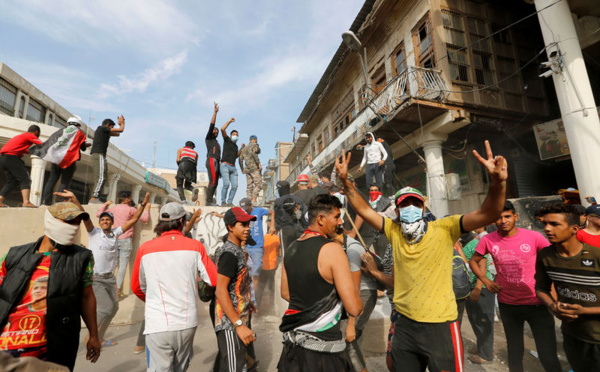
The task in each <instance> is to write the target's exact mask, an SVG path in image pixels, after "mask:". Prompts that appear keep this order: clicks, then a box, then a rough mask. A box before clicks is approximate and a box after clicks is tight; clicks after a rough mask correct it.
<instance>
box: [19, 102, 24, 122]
mask: <svg viewBox="0 0 600 372" xmlns="http://www.w3.org/2000/svg"><path fill="white" fill-rule="evenodd" d="M24 115H25V97H23V96H21V102H19V118H20V119H25V117H24Z"/></svg>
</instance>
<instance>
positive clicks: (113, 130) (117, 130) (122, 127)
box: [110, 115, 125, 136]
mask: <svg viewBox="0 0 600 372" xmlns="http://www.w3.org/2000/svg"><path fill="white" fill-rule="evenodd" d="M117 124H118V125H119V126H118V127H117V128H111V129H110V135H111V136H113V135H117V136H118V135H119V134H121V133H122V132H123V131H124V130H125V118H124V117H123V115H121V116H119V117H118V118H117Z"/></svg>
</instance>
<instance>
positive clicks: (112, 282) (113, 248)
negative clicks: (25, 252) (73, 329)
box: [55, 190, 150, 347]
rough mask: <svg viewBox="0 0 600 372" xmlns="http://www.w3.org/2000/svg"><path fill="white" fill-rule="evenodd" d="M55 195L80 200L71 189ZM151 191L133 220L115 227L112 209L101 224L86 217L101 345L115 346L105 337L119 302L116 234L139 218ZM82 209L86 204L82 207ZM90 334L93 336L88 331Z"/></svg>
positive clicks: (101, 218) (101, 217) (100, 221)
mask: <svg viewBox="0 0 600 372" xmlns="http://www.w3.org/2000/svg"><path fill="white" fill-rule="evenodd" d="M55 194H56V195H59V196H62V197H63V198H66V199H67V200H69V201H70V202H72V203H75V204H77V203H78V202H77V198H76V197H75V194H73V193H72V192H71V191H66V190H65V191H64V192H62V193H55ZM149 198H150V193H146V196H145V197H144V200H143V201H142V203H141V205H140V207H139V208H138V210H137V212H135V214H134V215H133V217H132V218H131V220H129V221H127V222H125V223H124V224H123V225H121V226H119V227H117V228H114V229H113V223H114V216H113V214H112V213H110V212H102V213H101V214H100V219H99V221H98V224H99V225H100V227H94V224H93V223H92V221H91V220H90V219H87V220H85V221H84V225H85V228H86V230H87V232H88V235H89V247H90V250H91V251H92V253H93V255H94V262H95V263H96V264H95V266H94V284H93V289H94V295H95V297H96V306H97V309H96V310H97V312H96V318H97V320H98V339H99V340H100V341H101V343H102V346H104V347H106V346H113V345H116V343H115V342H113V341H111V340H104V333H105V332H106V330H107V329H108V326H109V325H110V322H111V321H112V318H114V316H115V314H116V313H117V311H118V310H119V303H118V302H117V281H116V278H115V275H114V272H115V268H116V267H117V252H118V243H117V238H118V237H119V236H120V235H121V234H123V233H124V232H125V231H127V230H129V229H130V228H131V227H132V226H133V225H134V224H135V223H136V222H137V221H138V219H139V218H140V216H141V215H142V213H143V212H144V209H145V208H146V204H148V199H149ZM81 210H83V208H81ZM88 337H91V335H89V336H88Z"/></svg>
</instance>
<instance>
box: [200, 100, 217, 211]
mask: <svg viewBox="0 0 600 372" xmlns="http://www.w3.org/2000/svg"><path fill="white" fill-rule="evenodd" d="M218 112H219V104H218V103H216V102H215V111H214V112H213V116H212V119H211V120H210V125H209V126H208V132H206V139H205V140H204V143H205V144H206V171H207V172H208V187H207V188H206V205H208V206H215V205H217V204H216V203H215V199H214V198H215V193H216V192H217V186H218V185H219V175H220V174H221V173H220V168H219V166H220V160H221V145H220V144H219V140H218V138H219V130H218V129H217V128H215V123H216V121H217V113H218Z"/></svg>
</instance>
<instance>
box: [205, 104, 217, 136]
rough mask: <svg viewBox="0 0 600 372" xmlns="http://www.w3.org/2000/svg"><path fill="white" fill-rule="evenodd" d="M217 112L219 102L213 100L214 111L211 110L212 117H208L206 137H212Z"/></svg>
mask: <svg viewBox="0 0 600 372" xmlns="http://www.w3.org/2000/svg"><path fill="white" fill-rule="evenodd" d="M217 112H219V104H218V103H216V102H215V111H214V112H213V116H212V119H210V125H209V126H208V132H207V133H206V139H212V138H213V137H212V132H213V129H215V123H216V121H217Z"/></svg>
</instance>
